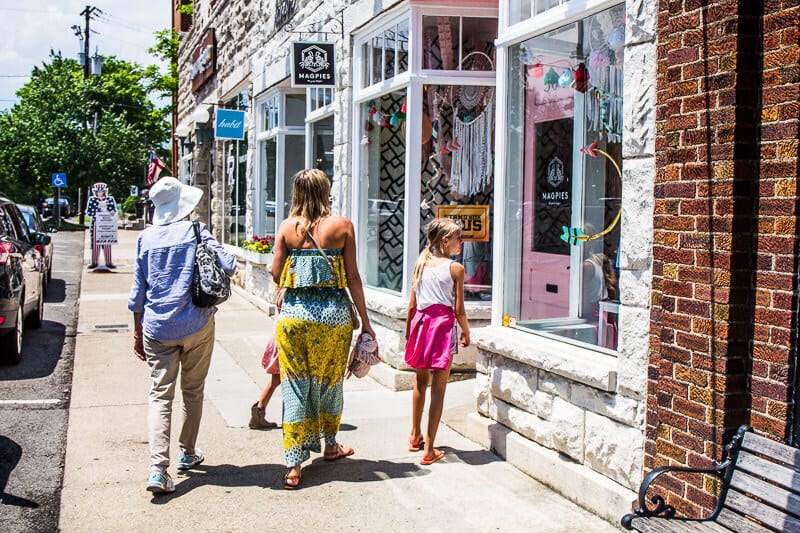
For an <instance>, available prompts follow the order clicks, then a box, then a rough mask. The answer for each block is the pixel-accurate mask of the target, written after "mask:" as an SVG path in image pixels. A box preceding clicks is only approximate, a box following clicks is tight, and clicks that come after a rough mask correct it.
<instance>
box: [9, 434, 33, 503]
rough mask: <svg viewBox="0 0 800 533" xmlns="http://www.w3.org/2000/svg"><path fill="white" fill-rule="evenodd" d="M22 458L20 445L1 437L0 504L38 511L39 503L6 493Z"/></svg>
mask: <svg viewBox="0 0 800 533" xmlns="http://www.w3.org/2000/svg"><path fill="white" fill-rule="evenodd" d="M20 458H22V448H21V447H20V445H19V444H17V443H16V442H14V441H13V440H11V439H9V438H8V437H4V436H3V435H0V502H2V504H3V505H14V506H17V507H27V508H30V509H36V508H37V507H39V504H38V503H36V502H32V501H31V500H26V499H25V498H20V497H19V496H14V495H12V494H8V493H6V492H5V488H6V485H7V484H8V478H9V477H11V472H13V471H14V468H15V467H16V466H17V463H19V460H20Z"/></svg>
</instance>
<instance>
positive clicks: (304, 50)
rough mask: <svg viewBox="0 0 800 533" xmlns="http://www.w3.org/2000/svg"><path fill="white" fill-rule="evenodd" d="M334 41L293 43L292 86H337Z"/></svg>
mask: <svg viewBox="0 0 800 533" xmlns="http://www.w3.org/2000/svg"><path fill="white" fill-rule="evenodd" d="M335 56H336V51H335V47H334V44H333V43H305V42H295V43H292V87H335V86H336V76H335V72H336V57H335Z"/></svg>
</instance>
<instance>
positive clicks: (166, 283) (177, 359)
mask: <svg viewBox="0 0 800 533" xmlns="http://www.w3.org/2000/svg"><path fill="white" fill-rule="evenodd" d="M202 196H203V191H202V190H200V189H198V188H196V187H191V186H189V185H184V184H182V183H181V182H180V181H178V180H177V179H175V178H172V177H164V178H161V179H160V180H158V181H157V182H156V184H155V185H153V187H152V188H151V189H150V200H151V201H152V202H153V205H154V207H155V209H154V213H153V224H154V225H153V226H151V227H149V228H147V229H146V230H144V231H142V233H140V234H139V238H138V240H137V243H136V267H135V269H134V274H133V287H131V295H130V298H129V300H128V309H129V310H130V311H132V312H133V317H134V352H135V354H136V356H137V357H138V358H139V359H141V360H142V361H147V364H148V365H149V366H150V372H151V377H152V383H151V386H150V395H149V399H148V404H149V410H148V431H149V441H150V463H151V467H150V475H149V477H148V480H147V490H149V491H150V492H152V493H154V494H162V493H168V492H174V491H175V484H174V483H173V481H172V478H171V477H170V475H169V473H167V467H169V436H170V425H171V421H172V400H173V398H174V396H175V383H176V381H177V379H178V373H179V371H180V374H181V393H182V395H183V426H182V428H181V433H180V437H179V441H178V443H179V446H180V449H181V455H180V458H179V459H178V469H179V470H188V469H190V468H193V467H195V466H197V465H199V464H200V463H202V462H203V459H204V457H203V453H202V452H201V451H200V450H199V449H198V448H196V447H195V442H196V441H197V432H198V429H199V427H200V418H201V416H202V412H203V388H204V386H205V379H206V375H207V374H208V367H209V365H210V363H211V352H212V350H213V348H214V312H215V311H216V308H200V307H196V306H195V305H194V304H193V303H192V296H191V286H192V274H193V272H194V256H195V250H196V248H197V241H196V238H195V234H194V229H193V227H192V223H191V222H190V221H189V220H188V219H187V217H188V216H189V214H190V213H191V212H192V211H193V210H194V208H195V207H196V206H197V203H198V202H199V201H200V198H201V197H202ZM200 238H201V240H202V241H203V242H208V243H209V244H211V246H212V247H213V248H214V249H215V250H216V252H217V260H218V261H219V264H220V266H222V268H223V269H224V270H225V271H227V272H229V273H232V272H233V271H234V269H235V268H236V257H235V256H234V255H233V254H231V253H228V252H226V251H225V249H224V248H223V247H222V246H221V245H220V244H219V243H218V242H217V241H216V240H215V239H214V237H212V235H211V233H209V231H208V230H207V229H206V228H205V227H204V226H203V227H202V231H201V233H200Z"/></svg>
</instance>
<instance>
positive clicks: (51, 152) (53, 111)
mask: <svg viewBox="0 0 800 533" xmlns="http://www.w3.org/2000/svg"><path fill="white" fill-rule="evenodd" d="M170 31H171V30H170ZM49 59H50V60H49V62H45V63H43V64H42V65H41V66H38V67H34V69H33V71H32V73H31V78H30V81H29V82H28V83H27V84H25V86H24V87H23V88H22V89H20V90H19V91H18V92H17V96H18V97H19V99H20V101H19V103H17V104H16V105H14V106H13V107H12V108H11V109H9V110H6V111H3V112H0V190H2V191H4V192H6V193H7V194H9V195H10V196H11V197H13V198H14V199H16V200H17V201H20V202H22V201H27V202H31V201H34V200H35V199H36V198H38V197H40V196H50V195H51V194H52V188H51V186H50V176H51V174H52V173H54V172H65V173H66V174H67V183H68V187H67V189H66V190H65V191H63V192H64V194H68V195H72V196H73V198H75V197H77V195H76V194H74V191H75V190H76V189H77V187H81V188H82V189H83V191H84V192H85V191H86V187H89V186H90V185H91V184H92V183H95V182H97V181H104V182H106V183H108V186H109V188H110V192H111V194H112V195H114V196H117V197H125V196H127V195H128V187H129V185H132V184H137V185H143V184H144V181H145V173H146V168H147V162H148V153H149V151H150V150H151V149H154V148H157V147H160V146H162V145H163V144H165V142H166V141H167V140H168V139H169V132H170V125H169V122H168V121H167V117H168V114H169V113H170V112H171V110H170V108H169V106H167V107H165V108H163V109H159V108H157V107H156V106H155V105H154V104H153V103H152V102H151V100H150V98H149V94H150V93H151V92H156V94H162V93H163V92H165V91H169V83H170V82H169V80H168V77H169V76H166V77H165V76H162V75H161V74H160V73H159V72H158V69H157V68H155V67H146V68H145V67H142V66H140V65H138V64H136V63H130V62H127V61H123V60H118V59H116V58H115V57H113V56H112V57H104V58H103V72H102V75H98V76H90V77H89V78H87V79H84V74H83V68H82V67H81V66H80V65H79V64H78V63H77V61H75V60H73V59H69V58H64V57H62V56H61V53H60V52H53V51H51V52H50V58H49ZM159 153H160V155H161V156H163V157H162V159H166V160H168V154H169V150H168V149H167V150H159Z"/></svg>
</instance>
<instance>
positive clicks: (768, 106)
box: [176, 0, 799, 521]
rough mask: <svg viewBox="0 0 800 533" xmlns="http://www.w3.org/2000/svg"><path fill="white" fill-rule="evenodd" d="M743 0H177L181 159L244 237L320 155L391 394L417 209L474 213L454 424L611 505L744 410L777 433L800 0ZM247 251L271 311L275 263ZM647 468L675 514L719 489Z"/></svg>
mask: <svg viewBox="0 0 800 533" xmlns="http://www.w3.org/2000/svg"><path fill="white" fill-rule="evenodd" d="M181 2H185V0H176V4H177V3H181ZM753 4H759V3H757V2H756V3H752V2H746V1H744V0H738V1H737V0H721V1H718V2H707V3H701V2H658V1H657V0H627V1H622V2H620V1H592V0H564V1H561V2H538V1H535V0H532V1H528V2H526V1H522V0H502V1H500V2H497V1H496V0H495V1H493V0H467V1H464V2H461V3H459V5H458V6H452V5H447V3H445V2H437V1H435V0H403V1H400V0H390V1H379V0H353V1H341V2H319V1H316V0H309V1H306V2H302V1H291V0H260V1H247V0H231V1H228V2H220V1H213V0H196V1H195V2H194V10H195V11H194V14H193V16H192V20H191V25H188V26H187V25H184V30H185V31H183V32H182V33H181V35H180V50H179V57H180V59H179V63H180V64H179V66H180V72H181V75H180V89H179V98H178V122H179V123H180V124H185V125H187V126H189V129H190V130H191V134H190V135H189V137H187V138H186V139H184V141H185V142H183V143H182V145H183V146H182V153H183V157H182V158H181V165H180V168H181V178H182V179H184V180H185V181H187V182H192V183H193V184H195V185H197V186H200V187H202V188H204V189H205V190H206V191H207V194H206V196H205V197H204V198H205V200H204V202H205V203H202V204H201V205H200V206H199V207H198V210H197V212H196V215H197V216H198V217H199V218H200V219H202V220H204V221H206V222H208V223H210V224H211V227H212V230H213V231H214V233H215V235H217V237H218V238H220V239H221V240H223V241H225V242H227V243H230V244H231V245H232V249H234V250H238V248H237V247H236V244H237V239H238V238H239V235H240V230H241V234H243V235H246V236H250V235H252V234H257V235H265V234H269V232H270V231H274V228H275V227H276V224H277V223H279V221H280V220H281V219H282V217H283V216H285V214H286V211H287V205H288V203H287V202H288V201H289V199H290V187H291V180H290V178H291V175H292V173H293V172H294V171H295V170H299V169H300V168H303V167H305V166H318V168H322V169H323V170H325V171H326V173H328V175H329V176H330V178H331V180H332V188H331V196H332V202H333V206H334V211H335V212H337V213H341V214H344V215H347V216H349V217H350V218H351V219H352V220H353V221H354V224H355V227H356V233H357V241H358V246H359V253H360V255H359V267H360V269H361V270H362V271H363V272H362V278H363V279H364V280H365V281H366V288H365V293H366V299H367V305H368V308H369V311H370V316H371V318H372V320H373V323H374V325H375V329H376V331H377V332H378V334H379V339H380V341H381V351H382V355H383V356H384V359H385V363H384V364H382V365H380V366H379V367H376V368H375V369H374V370H373V372H372V373H371V375H373V377H374V378H376V379H378V380H379V381H381V382H382V383H384V384H386V385H387V386H389V387H392V388H395V389H403V388H408V387H409V386H410V384H411V382H412V376H413V374H412V373H410V372H408V367H406V366H405V364H404V362H403V345H404V337H403V332H404V322H405V317H406V312H407V303H408V298H409V295H410V284H409V279H410V274H409V272H410V271H409V266H410V265H413V261H414V260H415V259H416V255H417V253H418V250H419V248H420V240H421V239H420V235H421V234H420V231H421V228H422V227H424V223H425V222H426V221H427V220H430V218H432V217H433V216H434V211H433V209H432V208H431V206H432V205H433V204H436V205H437V206H445V208H446V209H444V210H442V211H441V213H443V214H441V215H436V216H449V215H447V214H446V213H447V212H455V213H456V214H458V213H459V211H458V209H460V208H468V209H473V210H477V211H474V212H479V213H481V214H480V215H478V216H482V217H484V218H482V219H481V220H482V221H483V222H485V223H486V224H487V225H489V226H490V230H489V231H488V234H487V235H485V236H484V237H481V238H480V239H483V240H480V239H478V238H475V239H474V240H473V241H472V242H471V244H470V245H469V246H468V247H465V249H464V253H463V254H462V256H461V257H460V258H459V260H461V261H463V262H464V263H465V268H467V270H468V275H469V276H470V278H471V283H470V287H469V292H470V294H471V299H470V300H469V301H468V305H467V309H468V314H469V316H470V321H471V324H472V327H473V335H472V337H473V343H474V346H473V347H471V348H470V349H469V350H464V351H463V352H462V353H461V354H459V356H458V357H457V358H456V359H455V362H454V365H455V367H454V368H455V369H456V370H458V371H460V372H462V373H463V374H464V375H466V376H472V375H473V373H474V374H475V375H476V391H475V393H476V407H475V412H474V413H471V414H470V415H469V416H468V417H467V420H466V421H465V423H464V424H463V426H462V427H461V428H460V430H461V431H463V432H464V433H465V434H467V435H468V436H469V437H471V438H472V439H473V440H476V441H477V442H480V443H482V444H483V445H485V446H486V447H488V448H491V449H493V450H495V451H496V452H497V453H498V454H500V455H502V456H503V457H505V458H506V459H507V460H509V461H510V462H512V463H513V464H515V465H516V466H518V467H519V468H521V469H523V470H524V471H526V472H529V473H530V474H531V475H533V476H534V477H537V478H538V479H540V480H542V481H544V482H545V483H547V484H548V485H550V486H552V487H554V488H556V489H557V490H559V491H561V492H562V493H564V494H565V495H566V496H568V497H569V498H571V499H573V500H575V501H577V502H578V503H580V504H581V505H584V506H585V507H587V508H589V509H591V510H593V511H595V512H597V513H598V514H600V515H601V516H604V517H606V518H607V519H609V520H610V521H616V520H617V519H618V518H619V517H620V516H621V515H622V514H624V513H625V512H627V511H628V510H629V509H630V506H631V502H632V501H633V500H634V498H635V491H636V489H637V488H638V485H639V483H640V481H641V480H642V477H643V475H644V473H645V472H646V471H649V470H650V469H652V468H655V467H657V466H661V465H665V464H689V465H693V466H697V465H703V466H705V465H708V464H710V463H711V462H713V461H715V460H718V459H720V457H721V450H722V445H723V444H724V443H725V442H727V440H728V439H729V437H730V434H731V432H732V431H733V430H734V429H735V427H736V426H737V425H738V424H741V423H750V424H751V425H753V426H754V428H755V429H756V430H757V431H759V432H761V433H762V434H765V435H767V436H770V437H773V438H777V439H783V440H789V441H790V442H795V441H794V438H795V437H794V435H795V431H794V424H795V422H794V421H795V420H796V418H795V417H794V413H793V409H794V407H793V405H794V392H793V383H794V379H795V369H796V365H795V362H794V361H795V360H794V358H795V349H796V345H797V340H796V334H797V325H796V317H797V313H796V309H797V307H796V300H797V287H796V281H795V280H796V276H795V272H796V267H797V260H796V249H797V238H796V211H797V191H796V172H797V161H798V160H797V146H798V141H797V139H798V134H797V114H798V113H797V83H798V79H797V72H798V71H799V70H798V57H797V51H798V50H797V48H798V46H797V31H798V30H797V27H798V26H797V13H798V8H797V6H794V7H787V6H786V5H785V4H786V3H785V2H775V3H774V4H775V5H774V6H773V5H772V4H773V3H772V2H765V3H764V5H763V6H755V5H753ZM184 22H186V21H185V20H184ZM487 28H489V33H488V34H487V33H486V32H487ZM209 34H211V36H209ZM294 41H327V42H333V43H334V45H335V53H336V83H335V86H334V87H331V88H299V87H293V86H292V85H291V83H290V81H289V76H290V74H291V64H290V55H289V50H290V48H291V46H290V45H291V43H292V42H294ZM209 43H211V44H212V49H211V51H212V52H213V56H212V59H211V60H210V61H206V60H205V59H204V56H203V51H204V50H206V49H207V47H208V45H209ZM444 43H455V44H451V46H450V47H446V46H445V45H444ZM447 50H451V51H452V53H451V54H448V53H447ZM209 54H210V52H209ZM487 59H488V60H487ZM587 74H588V84H584V81H582V80H585V79H586V78H585V76H586V75H587ZM470 105H472V106H475V107H472V108H468V107H467V106H470ZM221 108H235V109H241V110H244V111H245V125H246V126H245V129H246V140H245V141H222V140H220V139H212V138H211V137H210V136H208V134H207V133H201V132H202V131H209V130H211V129H212V128H211V126H212V124H213V121H214V117H215V114H216V110H217V109H221ZM202 109H205V110H206V111H208V113H209V118H208V120H207V121H205V122H203V121H202V120H198V118H199V119H203V118H205V117H204V116H203V115H204V113H203V112H202ZM198 111H199V112H198ZM487 112H488V114H485V113H487ZM413 117H421V118H420V119H419V120H414V119H413ZM487 117H491V118H487ZM478 119H480V120H485V121H486V122H484V124H488V126H487V127H488V128H489V129H490V131H491V132H492V134H493V136H492V139H491V140H490V141H489V142H488V148H483V149H484V150H486V149H488V150H490V151H491V153H492V154H493V156H494V157H493V161H492V163H493V167H492V171H491V172H490V173H489V175H488V176H485V177H487V178H488V185H487V182H486V181H484V182H480V184H479V185H474V184H473V185H467V186H466V188H462V189H458V191H456V189H457V188H458V187H459V186H461V185H459V184H458V183H457V182H456V178H454V177H453V175H454V173H455V171H454V170H453V161H454V160H456V159H457V158H458V157H459V156H462V154H463V151H459V150H458V148H459V147H458V146H457V145H458V144H460V143H458V142H455V143H454V142H453V141H458V140H459V138H458V137H457V136H458V135H463V134H459V133H457V132H459V131H467V130H465V129H463V128H467V129H468V128H469V127H470V125H472V124H476V123H478ZM457 128H462V129H461V130H459V129H457ZM201 140H202V143H201ZM461 140H463V137H462V138H461ZM593 141H594V142H596V143H597V144H593ZM447 143H449V148H448V151H447V153H446V155H447V157H442V156H441V155H439V154H442V153H445V152H444V151H443V148H444V147H446V146H448V144H447ZM434 160H436V162H437V164H435V165H434V164H432V163H431V161H434ZM615 168H618V169H619V177H618V178H617V173H616V172H617V171H616V170H615ZM442 169H444V172H441V170H442ZM443 176H444V177H443ZM462 184H463V182H462ZM470 187H471V188H470ZM417 207H419V213H418V212H417ZM448 209H450V210H452V211H448ZM562 226H563V228H562ZM541 228H546V230H543V229H541ZM562 229H563V234H564V236H563V237H561V238H560V239H559V237H560V234H561V233H562ZM570 232H571V233H570ZM570 234H571V235H581V234H582V235H583V237H591V238H587V239H586V240H585V241H582V240H580V238H579V237H575V238H574V239H573V241H574V242H572V243H570V241H569V235H570ZM469 254H472V255H471V256H470V255H469ZM240 256H241V261H240V272H239V274H238V280H237V283H238V284H239V285H240V286H241V287H242V288H243V289H244V291H245V292H246V293H247V294H249V295H251V296H252V298H253V299H254V301H256V302H258V303H260V304H261V305H264V306H268V305H269V304H268V302H269V301H270V300H271V298H272V297H273V288H272V286H271V280H270V278H271V276H270V273H269V271H268V264H266V262H262V261H259V260H256V259H252V258H249V257H245V256H244V254H241V253H240ZM470 261H472V262H471V263H470ZM597 280H600V283H599V285H598V284H597ZM598 291H599V292H598ZM665 488H666V489H668V490H669V491H670V497H669V501H670V502H671V503H674V504H676V506H679V507H680V508H681V509H682V510H685V511H686V512H689V513H699V512H700V511H701V510H702V509H703V508H707V507H709V506H710V504H711V501H712V498H713V496H712V494H713V491H714V487H713V486H711V485H709V484H708V482H707V480H705V479H695V478H692V479H689V480H677V479H673V480H670V481H669V482H668V483H667V485H666V486H665Z"/></svg>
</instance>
